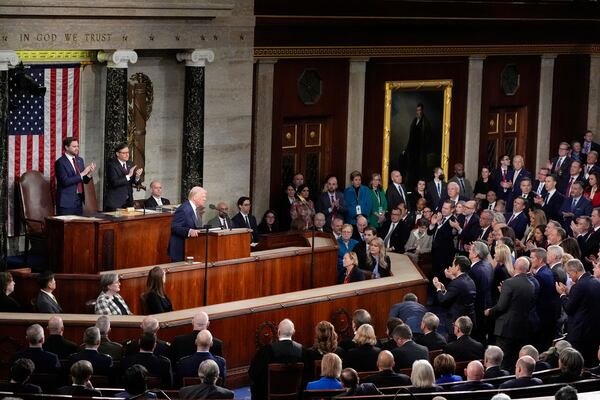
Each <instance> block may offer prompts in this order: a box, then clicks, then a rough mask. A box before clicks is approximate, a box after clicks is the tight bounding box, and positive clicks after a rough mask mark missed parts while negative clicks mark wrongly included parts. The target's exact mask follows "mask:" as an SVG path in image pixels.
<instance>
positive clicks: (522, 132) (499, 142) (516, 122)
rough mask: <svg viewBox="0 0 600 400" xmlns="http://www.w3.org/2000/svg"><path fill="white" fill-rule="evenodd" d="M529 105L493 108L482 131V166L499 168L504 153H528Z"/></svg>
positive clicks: (480, 162)
mask: <svg viewBox="0 0 600 400" xmlns="http://www.w3.org/2000/svg"><path fill="white" fill-rule="evenodd" d="M526 136H527V107H509V108H497V107H496V108H491V109H490V110H489V112H488V119H487V125H486V129H485V130H484V132H482V135H481V138H482V150H483V151H482V152H481V155H480V159H479V164H480V165H481V166H484V165H487V166H489V167H490V168H491V169H495V168H498V166H499V165H500V159H501V158H502V157H503V156H504V155H508V156H509V157H510V158H511V160H512V158H513V157H514V156H515V155H517V154H520V155H522V156H523V157H525V158H526V155H527V140H526Z"/></svg>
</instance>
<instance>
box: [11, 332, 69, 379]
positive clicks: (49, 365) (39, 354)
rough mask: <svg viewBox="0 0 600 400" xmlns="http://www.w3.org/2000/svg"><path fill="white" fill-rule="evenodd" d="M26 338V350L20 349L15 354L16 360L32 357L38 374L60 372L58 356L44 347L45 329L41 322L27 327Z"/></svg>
mask: <svg viewBox="0 0 600 400" xmlns="http://www.w3.org/2000/svg"><path fill="white" fill-rule="evenodd" d="M26 338H27V344H28V347H27V348H26V349H25V350H21V351H18V352H17V353H16V354H15V360H18V359H19V358H28V359H30V360H31V361H33V364H34V365H35V372H36V373H38V374H39V373H42V374H53V373H58V372H60V361H59V360H58V356H57V355H56V354H54V353H50V352H49V351H45V350H44V349H43V348H42V346H43V344H44V339H45V338H44V329H43V328H42V327H41V326H40V325H39V324H33V325H31V326H30V327H29V328H27V332H26Z"/></svg>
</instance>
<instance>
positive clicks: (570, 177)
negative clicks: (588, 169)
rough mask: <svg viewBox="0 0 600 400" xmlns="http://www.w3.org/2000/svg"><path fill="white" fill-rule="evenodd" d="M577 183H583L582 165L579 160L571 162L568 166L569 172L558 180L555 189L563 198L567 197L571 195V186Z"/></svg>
mask: <svg viewBox="0 0 600 400" xmlns="http://www.w3.org/2000/svg"><path fill="white" fill-rule="evenodd" d="M578 181H585V178H584V176H583V169H582V163H581V161H579V160H573V162H571V165H570V166H569V172H568V173H567V174H565V175H563V176H562V177H560V178H559V181H558V183H557V185H556V189H557V190H558V191H559V192H561V193H562V194H563V195H564V196H565V197H569V196H570V195H571V190H572V188H573V184H574V183H575V182H578Z"/></svg>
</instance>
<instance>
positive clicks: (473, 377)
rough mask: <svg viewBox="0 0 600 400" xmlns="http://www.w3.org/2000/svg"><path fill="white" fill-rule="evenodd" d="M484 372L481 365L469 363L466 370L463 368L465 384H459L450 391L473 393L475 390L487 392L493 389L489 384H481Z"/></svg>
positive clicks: (476, 362) (475, 362) (477, 362)
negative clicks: (465, 378) (465, 377)
mask: <svg viewBox="0 0 600 400" xmlns="http://www.w3.org/2000/svg"><path fill="white" fill-rule="evenodd" d="M484 373H485V370H484V369H483V364H481V362H479V361H471V362H470V363H469V364H468V365H467V368H465V375H466V376H467V382H466V383H460V384H458V385H454V386H452V390H453V391H455V392H462V391H471V392H472V391H475V390H487V389H493V388H494V386H493V385H492V384H490V383H485V382H481V380H482V379H483V375H484Z"/></svg>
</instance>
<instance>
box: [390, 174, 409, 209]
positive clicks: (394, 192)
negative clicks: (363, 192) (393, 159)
mask: <svg viewBox="0 0 600 400" xmlns="http://www.w3.org/2000/svg"><path fill="white" fill-rule="evenodd" d="M390 179H391V180H392V183H391V184H390V185H389V186H388V188H387V190H386V191H385V198H386V200H387V204H388V209H389V210H390V211H391V210H393V209H395V208H397V207H398V205H399V204H400V203H405V204H406V205H407V208H408V197H407V196H408V194H407V193H406V186H404V184H402V174H401V173H400V171H396V170H394V171H392V172H391V173H390Z"/></svg>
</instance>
